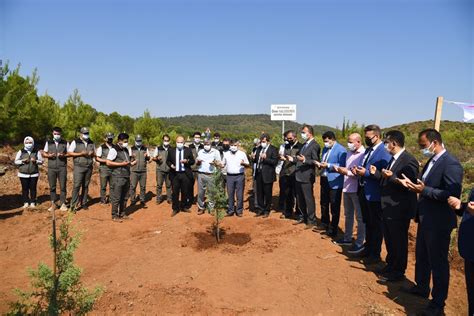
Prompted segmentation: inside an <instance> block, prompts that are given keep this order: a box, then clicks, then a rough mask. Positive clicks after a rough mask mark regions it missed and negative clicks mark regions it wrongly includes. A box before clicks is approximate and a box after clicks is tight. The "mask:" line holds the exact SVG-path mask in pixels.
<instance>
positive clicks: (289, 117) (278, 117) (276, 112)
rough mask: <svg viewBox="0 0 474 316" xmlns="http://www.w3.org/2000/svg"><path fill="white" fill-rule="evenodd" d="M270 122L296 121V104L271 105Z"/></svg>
mask: <svg viewBox="0 0 474 316" xmlns="http://www.w3.org/2000/svg"><path fill="white" fill-rule="evenodd" d="M271 120H272V121H296V104H272V113H271Z"/></svg>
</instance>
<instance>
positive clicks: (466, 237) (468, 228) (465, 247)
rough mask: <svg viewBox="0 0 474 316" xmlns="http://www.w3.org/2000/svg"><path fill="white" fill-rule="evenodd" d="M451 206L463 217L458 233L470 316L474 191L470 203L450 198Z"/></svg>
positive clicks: (472, 312) (472, 309) (473, 298)
mask: <svg viewBox="0 0 474 316" xmlns="http://www.w3.org/2000/svg"><path fill="white" fill-rule="evenodd" d="M448 203H449V206H451V208H452V209H454V210H455V211H456V214H458V215H459V216H462V220H461V225H459V231H458V235H459V236H458V248H459V254H460V255H461V257H463V258H464V274H465V276H466V290H467V302H468V303H469V311H468V315H474V242H473V240H474V189H471V195H470V197H469V202H466V203H461V200H460V199H458V198H457V197H454V196H450V197H449V199H448Z"/></svg>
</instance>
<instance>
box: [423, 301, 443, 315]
mask: <svg viewBox="0 0 474 316" xmlns="http://www.w3.org/2000/svg"><path fill="white" fill-rule="evenodd" d="M417 315H419V316H442V315H444V308H442V307H437V306H435V305H433V304H429V305H428V306H427V307H426V308H425V309H424V310H422V311H421V312H419V313H418V314H417Z"/></svg>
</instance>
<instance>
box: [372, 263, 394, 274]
mask: <svg viewBox="0 0 474 316" xmlns="http://www.w3.org/2000/svg"><path fill="white" fill-rule="evenodd" d="M373 272H374V273H375V274H378V275H385V274H388V273H391V272H392V267H390V266H389V265H386V266H385V267H383V268H379V269H374V270H373Z"/></svg>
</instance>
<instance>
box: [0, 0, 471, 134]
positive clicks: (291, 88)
mask: <svg viewBox="0 0 474 316" xmlns="http://www.w3.org/2000/svg"><path fill="white" fill-rule="evenodd" d="M473 28H474V1H472V0H463V1H460V0H424V1H422V0H407V1H396V0H377V1H356V0H352V1H337V0H332V1H329V0H328V1H298V0H286V1H263V0H260V1H257V0H255V1H249V0H238V1H237V0H235V1H225V0H220V1H199V0H194V1H180V0H174V1H172V0H170V1H132V0H129V1H123V0H122V1H49V0H44V1H32V0H31V1H23V0H0V56H1V58H2V59H3V60H9V61H10V64H11V65H12V66H13V65H16V64H18V63H21V64H22V74H30V73H31V71H32V70H33V69H34V68H38V71H39V75H40V83H39V90H40V93H44V91H48V93H49V94H50V95H52V96H53V97H54V98H56V99H58V100H60V101H61V102H64V101H65V100H66V99H67V97H68V96H69V95H70V94H71V92H72V91H73V89H75V88H77V89H79V92H80V93H81V95H82V97H83V99H84V101H85V102H87V103H89V104H91V105H93V106H94V107H96V108H97V109H99V110H101V111H104V112H107V113H108V112H112V111H119V112H120V113H122V114H129V115H132V116H139V115H140V114H141V113H142V112H143V110H145V109H146V108H148V109H150V111H151V112H152V114H153V115H155V116H176V115H185V114H236V113H242V114H243V113H269V111H270V104H271V103H296V104H297V105H298V115H297V118H298V121H299V122H308V123H312V124H327V125H331V126H335V125H337V124H338V125H341V121H342V117H343V116H344V115H345V116H346V117H347V118H349V119H351V120H356V121H358V122H360V123H362V122H364V123H372V122H375V123H379V124H381V125H382V126H390V125H393V124H397V123H402V122H409V121H415V120H424V119H429V118H432V117H433V114H434V104H435V99H436V96H438V95H443V96H445V98H446V99H450V100H454V101H466V102H474V79H473V73H474V66H473V64H474V62H473V58H474V57H473V56H474V48H473V46H474V34H473V32H474V31H473ZM443 118H445V119H451V120H460V119H462V111H461V110H460V109H458V108H457V107H454V106H452V105H445V110H444V117H443Z"/></svg>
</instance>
